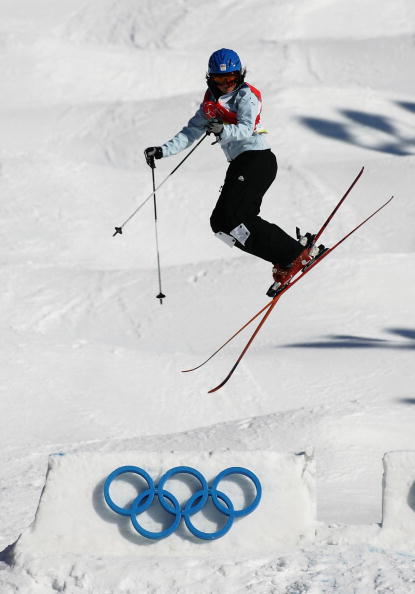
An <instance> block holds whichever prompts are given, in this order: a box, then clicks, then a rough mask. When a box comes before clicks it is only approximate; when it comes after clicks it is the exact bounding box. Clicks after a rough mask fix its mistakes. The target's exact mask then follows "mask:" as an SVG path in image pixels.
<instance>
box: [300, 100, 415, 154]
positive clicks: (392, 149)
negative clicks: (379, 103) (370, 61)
mask: <svg viewBox="0 0 415 594" xmlns="http://www.w3.org/2000/svg"><path fill="white" fill-rule="evenodd" d="M396 105H398V106H399V107H401V108H402V109H405V110H406V111H410V112H412V113H415V103H409V102H406V101H396ZM339 114H340V115H341V116H342V119H341V120H330V119H323V118H313V117H307V116H301V117H299V118H298V120H299V121H300V122H301V124H303V125H304V126H306V127H307V128H309V129H310V130H312V131H313V132H316V133H317V134H320V135H322V136H326V137H328V138H333V139H335V140H340V141H342V142H347V143H348V144H353V145H355V146H359V147H361V148H366V149H369V150H374V151H379V152H382V153H388V154H391V155H397V156H406V155H413V154H415V136H414V135H412V134H411V132H412V131H411V132H410V133H409V134H406V133H405V134H404V133H402V132H400V129H402V128H403V127H404V125H403V124H402V123H399V124H400V125H399V126H398V123H397V122H396V121H395V120H394V119H393V118H391V117H388V116H385V115H381V114H376V113H368V112H363V111H356V110H351V109H340V110H339ZM406 127H407V125H406ZM368 133H369V136H368ZM362 135H363V136H364V137H365V138H366V140H363V138H362Z"/></svg>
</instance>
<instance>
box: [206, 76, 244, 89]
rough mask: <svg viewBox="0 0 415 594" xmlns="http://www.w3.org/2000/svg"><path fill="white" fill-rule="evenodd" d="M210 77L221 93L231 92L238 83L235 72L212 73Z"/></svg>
mask: <svg viewBox="0 0 415 594" xmlns="http://www.w3.org/2000/svg"><path fill="white" fill-rule="evenodd" d="M211 79H212V80H213V82H214V83H215V85H216V86H217V87H218V89H219V90H220V91H222V93H231V92H232V91H234V90H235V89H236V86H237V84H238V75H236V74H212V75H211Z"/></svg>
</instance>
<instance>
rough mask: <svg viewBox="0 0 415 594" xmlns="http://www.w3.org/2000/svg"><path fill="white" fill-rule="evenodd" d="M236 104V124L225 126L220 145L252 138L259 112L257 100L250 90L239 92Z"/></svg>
mask: <svg viewBox="0 0 415 594" xmlns="http://www.w3.org/2000/svg"><path fill="white" fill-rule="evenodd" d="M240 95H241V96H240V98H239V102H238V112H237V114H238V115H237V117H238V123H237V124H225V125H224V127H223V131H222V133H221V136H220V143H221V145H223V144H226V143H227V142H232V141H235V140H243V139H244V138H248V137H249V136H252V134H253V133H254V128H255V120H256V118H257V115H258V113H259V110H260V105H259V101H258V99H257V98H256V97H255V95H254V94H253V93H252V91H251V90H250V89H242V90H241V91H240Z"/></svg>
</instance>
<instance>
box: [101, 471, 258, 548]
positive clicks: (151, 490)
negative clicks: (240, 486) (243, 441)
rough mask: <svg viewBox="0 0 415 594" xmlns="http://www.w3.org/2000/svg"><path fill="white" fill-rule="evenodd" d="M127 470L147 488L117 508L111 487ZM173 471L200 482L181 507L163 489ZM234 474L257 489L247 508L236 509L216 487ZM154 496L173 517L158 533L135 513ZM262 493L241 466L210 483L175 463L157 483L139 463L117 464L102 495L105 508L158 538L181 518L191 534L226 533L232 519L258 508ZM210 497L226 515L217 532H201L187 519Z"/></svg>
mask: <svg viewBox="0 0 415 594" xmlns="http://www.w3.org/2000/svg"><path fill="white" fill-rule="evenodd" d="M126 473H133V474H137V475H139V476H141V477H142V478H143V479H144V480H145V482H146V483H147V488H146V489H144V490H143V491H141V492H140V493H139V494H138V495H137V497H136V498H135V499H134V500H133V501H132V503H131V504H130V505H128V506H127V507H120V506H119V505H117V504H116V503H114V501H113V499H112V498H111V495H110V487H111V484H112V482H113V481H114V480H115V479H116V478H117V477H119V476H120V475H122V474H126ZM176 474H189V475H191V476H193V477H194V478H196V479H197V481H198V482H199V483H200V489H198V490H197V491H196V492H195V493H193V495H192V496H191V497H190V499H189V500H188V501H187V502H186V503H185V504H184V505H183V507H180V504H179V502H178V501H177V499H176V497H175V496H174V495H173V494H172V493H170V491H167V490H166V489H165V488H164V486H165V484H166V482H167V481H168V480H169V479H170V478H172V477H173V476H175V475H176ZM233 474H240V475H242V476H245V477H247V478H248V479H250V480H251V481H252V483H253V484H254V486H255V489H256V495H255V498H254V500H253V501H252V502H251V503H250V504H249V505H248V506H247V507H244V508H243V509H239V510H235V508H234V505H233V503H232V501H231V500H230V499H229V497H228V496H227V495H226V494H225V493H223V492H222V491H219V490H218V488H217V487H218V484H219V483H220V481H221V480H223V479H224V478H226V477H228V476H229V475H233ZM156 496H157V498H158V500H159V502H160V505H161V507H162V508H163V509H164V510H165V511H166V512H167V513H169V514H170V515H172V516H174V520H173V522H172V523H171V524H170V525H169V526H168V527H167V528H165V529H164V530H160V531H159V532H151V531H149V530H146V529H145V528H143V526H141V524H140V523H139V521H138V517H137V516H139V515H140V514H142V513H143V512H145V511H146V510H148V509H149V508H150V507H151V505H152V503H153V501H154V498H155V497H156ZM261 496H262V487H261V483H260V481H259V479H258V477H257V476H256V475H255V474H254V473H253V472H252V471H251V470H248V469H247V468H243V467H241V466H231V467H230V468H225V470H222V472H220V473H219V474H218V475H217V476H216V477H215V478H214V479H213V481H212V482H211V484H210V485H208V483H207V481H206V479H205V477H204V476H203V474H202V473H201V472H199V471H198V470H196V469H195V468H192V467H191V466H175V467H174V468H171V469H170V470H168V471H167V472H165V473H164V474H163V475H162V476H161V477H160V479H159V481H158V483H157V484H155V483H154V481H153V479H152V478H151V476H150V475H149V474H148V473H147V472H146V471H145V470H143V469H142V468H139V467H138V466H120V467H119V468H117V469H116V470H114V471H113V472H111V474H109V475H108V477H107V479H106V481H105V484H104V498H105V501H106V503H107V505H108V507H110V508H111V509H112V510H113V511H114V512H116V513H117V514H120V515H122V516H129V517H130V519H131V523H132V525H133V526H134V528H135V530H136V531H137V532H138V533H139V534H141V535H142V536H144V537H145V538H149V539H152V540H158V539H161V538H166V537H167V536H170V534H172V533H173V532H175V530H176V529H177V528H178V527H179V525H180V522H181V520H182V518H183V519H184V522H185V524H186V527H187V529H188V530H189V531H190V532H191V533H192V534H193V535H194V536H196V537H198V538H201V539H203V540H216V539H217V538H221V537H222V536H224V535H225V534H226V533H227V532H229V530H230V529H231V527H232V525H233V522H234V520H235V518H240V517H243V516H247V515H248V514H250V513H252V512H253V511H254V510H255V509H256V508H257V507H258V505H259V502H260V500H261ZM209 497H210V498H211V499H212V503H213V505H214V506H215V507H216V509H217V510H218V511H219V512H221V513H222V514H224V516H225V517H226V521H225V524H224V526H222V528H220V529H218V530H216V532H203V531H202V530H199V529H198V528H196V526H195V525H194V524H193V522H192V520H191V519H190V516H194V515H195V514H197V513H198V512H200V511H201V510H202V509H203V507H204V506H205V505H206V503H207V501H208V499H209Z"/></svg>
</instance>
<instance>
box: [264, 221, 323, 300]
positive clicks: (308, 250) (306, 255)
mask: <svg viewBox="0 0 415 594" xmlns="http://www.w3.org/2000/svg"><path fill="white" fill-rule="evenodd" d="M296 234H297V240H298V243H299V244H300V245H302V246H303V247H304V249H303V251H302V252H300V254H299V255H298V256H297V257H296V258H295V260H293V261H292V262H291V264H289V266H286V267H282V266H281V265H280V264H274V266H273V268H272V276H273V278H274V282H273V283H272V285H271V286H270V288H269V289H268V291H267V296H268V297H275V296H276V295H277V294H278V293H279V292H280V291H281V290H282V289H283V288H284V287H285V286H286V285H287V284H288V283H289V282H290V281H291V279H292V278H293V277H294V276H295V275H296V274H297V273H298V272H300V271H303V270H305V269H306V268H308V266H310V264H311V263H312V262H313V261H314V260H315V259H316V258H318V257H320V256H321V255H322V254H323V253H324V252H325V251H326V250H327V248H326V247H324V245H323V244H320V245H319V246H317V245H314V238H315V235H313V234H312V233H306V234H305V235H301V233H300V229H299V228H298V227H296Z"/></svg>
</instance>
